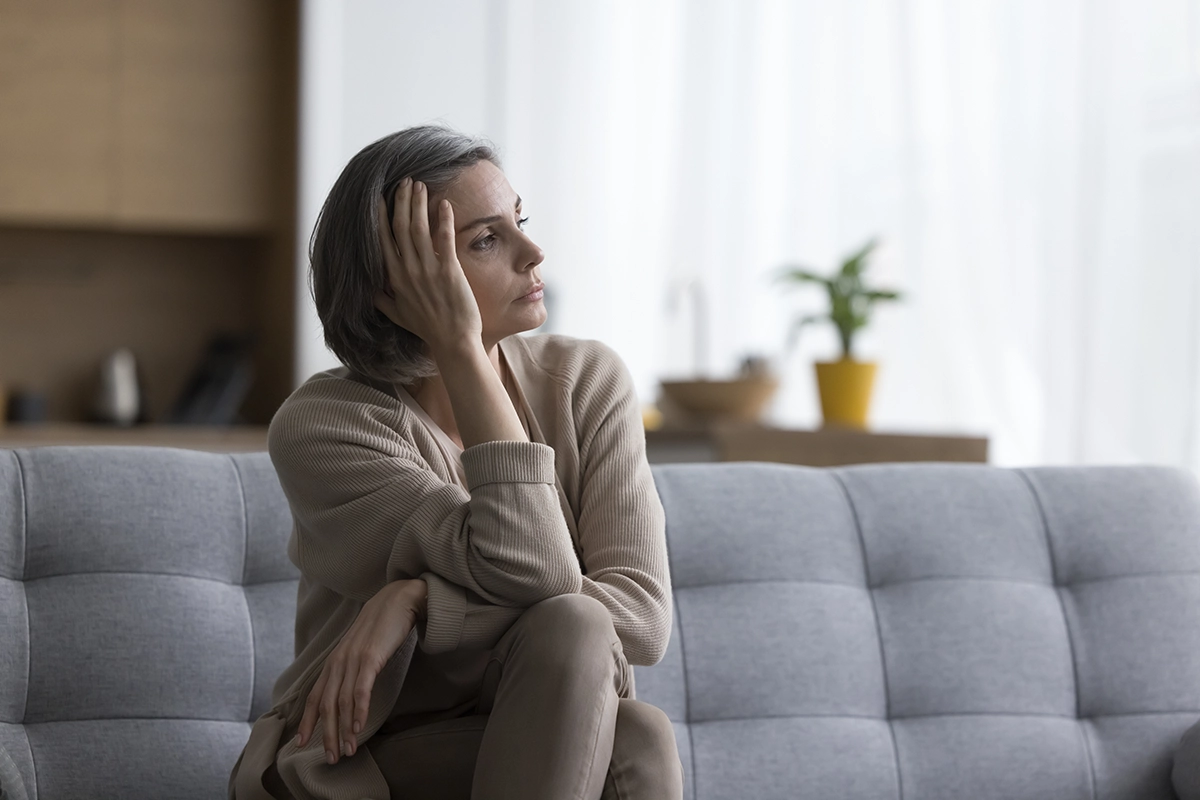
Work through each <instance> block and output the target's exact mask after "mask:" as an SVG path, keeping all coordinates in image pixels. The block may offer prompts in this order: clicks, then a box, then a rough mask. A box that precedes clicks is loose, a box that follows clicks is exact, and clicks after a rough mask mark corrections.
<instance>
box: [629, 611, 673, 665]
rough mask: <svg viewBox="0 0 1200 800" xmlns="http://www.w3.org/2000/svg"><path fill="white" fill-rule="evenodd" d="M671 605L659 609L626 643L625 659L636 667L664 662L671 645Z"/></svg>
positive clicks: (642, 623) (639, 626)
mask: <svg viewBox="0 0 1200 800" xmlns="http://www.w3.org/2000/svg"><path fill="white" fill-rule="evenodd" d="M671 618H672V614H671V605H670V603H669V602H668V603H666V604H664V605H661V606H659V607H657V608H656V609H655V610H654V612H653V613H652V614H650V615H649V616H648V618H647V619H645V620H643V621H642V622H641V624H640V625H638V626H637V629H636V630H635V631H633V632H632V636H631V637H630V639H631V641H630V642H627V643H626V647H625V651H626V652H625V657H626V660H627V661H629V663H630V664H633V665H634V666H636V667H652V666H654V665H655V664H657V663H658V662H660V661H662V660H663V657H664V656H665V655H666V654H667V646H668V645H669V644H670V643H671Z"/></svg>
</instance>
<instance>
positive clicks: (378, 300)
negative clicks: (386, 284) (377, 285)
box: [375, 289, 403, 327]
mask: <svg viewBox="0 0 1200 800" xmlns="http://www.w3.org/2000/svg"><path fill="white" fill-rule="evenodd" d="M375 307H376V308H377V309H379V310H380V311H382V312H383V314H384V316H386V317H387V318H388V319H390V320H391V321H392V322H393V323H395V324H396V325H400V321H399V320H398V319H397V318H396V301H395V299H394V298H393V297H392V295H391V293H389V292H388V291H387V290H386V289H379V290H378V291H376V292H375ZM401 327H403V326H401Z"/></svg>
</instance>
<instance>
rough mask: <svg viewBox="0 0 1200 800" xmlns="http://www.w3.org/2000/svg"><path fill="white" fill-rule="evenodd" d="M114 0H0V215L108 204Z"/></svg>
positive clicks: (84, 213) (80, 211) (31, 217)
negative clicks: (43, 0)
mask: <svg viewBox="0 0 1200 800" xmlns="http://www.w3.org/2000/svg"><path fill="white" fill-rule="evenodd" d="M116 9H117V3H116V0H108V2H105V0H54V1H53V2H29V0H0V218H3V219H5V220H9V221H15V222H40V221H54V222H65V223H94V222H99V221H103V220H105V219H106V218H107V217H108V216H109V215H110V214H111V211H112V209H113V202H114V193H113V180H112V174H113V145H114V143H115V129H116V102H115V99H116V81H115V73H114V65H115V64H116V59H117V42H116Z"/></svg>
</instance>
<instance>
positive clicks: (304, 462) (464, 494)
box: [268, 389, 582, 636]
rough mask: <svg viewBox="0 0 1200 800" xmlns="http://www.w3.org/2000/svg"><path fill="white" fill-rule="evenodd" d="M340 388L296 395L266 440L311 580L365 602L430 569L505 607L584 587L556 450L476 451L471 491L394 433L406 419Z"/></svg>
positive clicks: (297, 557) (298, 555)
mask: <svg viewBox="0 0 1200 800" xmlns="http://www.w3.org/2000/svg"><path fill="white" fill-rule="evenodd" d="M341 391H342V394H341V395H340V396H337V397H333V398H330V397H324V396H322V397H303V396H301V397H295V398H293V399H292V401H290V402H289V404H287V406H286V407H285V408H281V409H280V412H279V413H277V414H276V416H275V419H273V420H272V422H271V427H270V430H269V433H268V449H269V451H270V455H271V461H272V463H273V464H274V466H275V469H276V472H277V474H278V475H279V479H280V484H281V485H282V487H283V490H284V494H285V495H286V496H287V498H288V501H289V505H290V506H291V508H292V513H293V515H294V517H295V522H296V525H295V528H294V533H293V536H292V538H291V540H290V542H289V546H288V552H289V556H290V557H291V558H292V560H293V562H294V563H295V564H296V565H297V566H298V567H299V568H300V570H301V571H302V572H303V573H304V574H305V575H307V576H308V577H309V578H310V579H312V580H314V581H316V582H318V583H321V584H323V585H325V586H327V587H329V588H330V589H332V590H333V591H336V592H338V593H339V594H342V595H344V596H346V597H350V598H353V599H356V600H359V601H361V602H366V601H367V600H368V599H370V598H371V597H372V596H373V595H374V594H375V593H376V592H377V591H379V589H380V588H382V587H383V586H384V585H385V584H387V583H389V582H391V581H394V580H400V579H404V578H415V577H418V576H420V575H422V574H423V573H432V574H434V575H437V576H440V577H441V578H443V579H445V580H446V581H449V582H453V583H454V584H456V585H458V586H459V587H462V588H463V589H464V590H470V591H471V592H472V593H473V594H474V595H476V596H477V597H478V598H480V599H481V600H482V601H484V602H486V603H488V604H492V605H497V606H510V607H527V606H529V605H532V604H534V603H536V602H538V601H540V600H543V599H546V598H548V597H553V596H555V595H559V594H565V593H570V592H577V591H579V588H580V583H581V580H582V576H581V573H580V567H579V562H578V559H577V558H576V557H575V553H574V550H573V547H572V544H571V536H570V533H569V531H568V529H567V527H566V523H565V521H564V520H563V518H562V511H561V508H560V507H559V504H558V499H557V494H556V490H555V488H554V451H553V449H552V448H550V447H548V446H547V445H544V444H540V443H536V442H518V441H494V442H483V443H481V444H478V445H474V446H472V447H469V448H467V449H466V450H465V451H464V452H463V454H462V465H463V471H464V473H465V475H466V478H467V486H468V491H464V490H463V489H462V488H461V487H460V486H458V485H456V484H453V483H448V482H446V481H443V480H442V479H441V478H439V477H438V476H437V474H436V473H434V472H433V470H432V469H431V468H430V467H429V466H428V464H426V463H425V461H424V460H423V459H422V458H421V457H420V454H419V453H418V452H417V450H416V448H415V447H414V445H412V444H411V443H410V442H408V441H407V440H405V439H404V438H403V437H402V436H400V434H398V433H397V432H396V430H395V427H394V423H395V420H396V415H397V414H399V411H397V410H392V409H387V408H384V407H382V406H379V405H375V404H373V403H370V402H366V401H365V400H364V399H362V398H358V397H355V396H354V395H353V391H354V390H351V389H344V390H341ZM434 591H435V592H436V591H437V590H436V589H435V590H434ZM445 635H446V636H450V635H452V634H449V633H448V634H445Z"/></svg>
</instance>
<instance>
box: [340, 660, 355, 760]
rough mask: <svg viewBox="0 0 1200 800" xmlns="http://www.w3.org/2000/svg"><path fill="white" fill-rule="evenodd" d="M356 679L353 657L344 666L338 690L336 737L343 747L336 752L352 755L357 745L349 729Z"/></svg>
mask: <svg viewBox="0 0 1200 800" xmlns="http://www.w3.org/2000/svg"><path fill="white" fill-rule="evenodd" d="M357 680H358V661H357V659H355V660H353V661H351V662H350V663H349V664H348V665H347V666H346V673H345V674H344V675H343V676H342V687H341V690H340V691H339V692H338V725H337V728H338V738H339V739H340V740H341V741H342V742H343V743H344V747H343V749H341V750H339V751H338V752H339V753H341V754H342V755H346V756H352V755H354V751H355V749H356V748H357V746H358V737H357V736H355V735H354V731H352V730H351V725H353V723H354V684H355V683H356V682H357Z"/></svg>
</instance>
